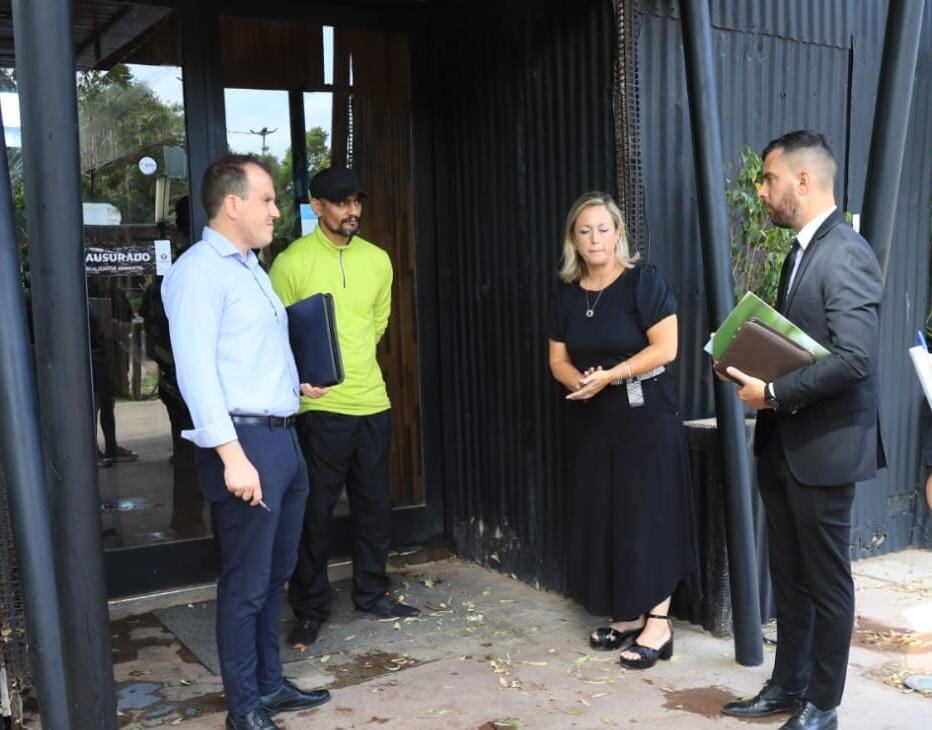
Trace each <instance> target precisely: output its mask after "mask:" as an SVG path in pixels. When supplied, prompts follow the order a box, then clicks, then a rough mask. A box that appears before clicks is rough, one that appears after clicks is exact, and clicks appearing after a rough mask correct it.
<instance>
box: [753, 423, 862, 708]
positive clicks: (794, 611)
mask: <svg viewBox="0 0 932 730" xmlns="http://www.w3.org/2000/svg"><path fill="white" fill-rule="evenodd" d="M757 467H758V485H759V488H760V494H761V498H762V499H763V501H764V508H765V511H766V514H767V536H768V547H769V552H770V577H771V581H772V583H773V592H774V602H775V604H776V609H777V655H776V659H775V661H774V668H773V675H772V677H773V680H774V682H776V683H777V684H778V685H779V686H780V687H782V688H783V689H785V690H787V691H798V690H802V689H804V688H808V689H806V694H805V697H806V699H807V700H809V701H810V702H812V703H813V704H814V705H816V707H818V708H820V709H822V710H828V709H831V708H833V707H837V706H838V705H839V704H840V703H841V696H842V693H843V692H844V687H845V672H846V671H847V667H848V650H849V647H850V644H851V632H852V629H853V626H854V582H853V581H852V578H851V560H850V557H849V555H848V543H849V539H850V534H851V505H852V503H853V501H854V484H850V483H849V484H839V485H836V486H828V487H825V486H811V485H807V484H801V483H800V482H798V481H796V479H794V478H793V475H792V473H791V472H790V469H789V467H788V465H787V463H786V458H785V456H784V453H783V447H782V445H781V443H780V438H779V435H778V434H777V432H774V433H773V435H772V436H771V438H770V440H769V441H768V443H767V445H766V446H765V448H764V451H763V452H762V453H761V455H760V457H759V458H758V462H757Z"/></svg>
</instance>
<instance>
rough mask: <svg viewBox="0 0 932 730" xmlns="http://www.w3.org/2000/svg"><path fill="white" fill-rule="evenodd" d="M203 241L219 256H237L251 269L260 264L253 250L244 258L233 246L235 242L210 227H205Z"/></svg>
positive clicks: (202, 233)
mask: <svg viewBox="0 0 932 730" xmlns="http://www.w3.org/2000/svg"><path fill="white" fill-rule="evenodd" d="M201 239H202V240H203V241H204V242H205V243H206V244H207V245H208V246H210V247H211V248H212V249H213V250H214V251H216V252H217V254H218V255H219V256H223V257H226V256H236V257H237V258H239V260H240V261H241V262H242V263H244V264H246V265H247V266H249V267H252V266H255V265H257V264H258V263H259V259H257V258H256V254H255V253H254V252H253V251H252V250H251V249H250V251H249V252H248V253H247V254H246V255H245V256H244V255H243V254H242V253H240V250H239V249H238V248H237V247H236V246H234V245H233V242H232V241H230V239H229V238H227V237H226V236H224V235H223V234H222V233H218V232H217V231H215V230H214V229H213V228H211V227H210V226H204V230H203V231H202V232H201Z"/></svg>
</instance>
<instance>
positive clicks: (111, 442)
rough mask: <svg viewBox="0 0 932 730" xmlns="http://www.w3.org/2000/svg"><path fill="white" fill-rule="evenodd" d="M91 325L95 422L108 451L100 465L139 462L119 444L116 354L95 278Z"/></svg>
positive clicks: (101, 456)
mask: <svg viewBox="0 0 932 730" xmlns="http://www.w3.org/2000/svg"><path fill="white" fill-rule="evenodd" d="M108 289H109V287H104V288H103V294H104V297H106V298H110V295H109V292H108ZM88 294H89V298H90V301H89V303H88V320H89V322H88V325H89V330H90V338H91V379H92V387H93V389H94V414H95V415H94V422H95V428H96V423H97V422H98V420H99V422H100V430H101V431H102V432H103V436H104V450H103V451H101V450H100V447H98V449H97V464H98V466H105V467H106V466H111V465H112V464H113V463H114V462H127V461H136V459H138V458H139V455H138V454H137V453H136V452H135V451H131V450H130V449H127V448H124V447H123V446H120V445H119V444H118V443H117V435H116V415H115V411H116V402H115V399H114V393H113V380H112V375H111V360H112V357H111V356H112V353H113V338H112V336H110V335H109V333H108V331H107V327H106V324H105V320H106V319H107V317H105V315H104V314H103V313H102V312H101V311H95V306H94V304H95V300H96V301H103V300H104V297H101V296H100V294H101V288H100V287H99V286H98V283H97V282H95V281H94V279H93V278H92V279H89V281H88Z"/></svg>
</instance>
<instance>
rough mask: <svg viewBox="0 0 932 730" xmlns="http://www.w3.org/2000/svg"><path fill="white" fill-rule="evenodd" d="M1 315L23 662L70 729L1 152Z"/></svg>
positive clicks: (44, 703)
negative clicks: (23, 624)
mask: <svg viewBox="0 0 932 730" xmlns="http://www.w3.org/2000/svg"><path fill="white" fill-rule="evenodd" d="M0 129H3V119H2V117H0ZM0 311H2V312H4V321H3V327H0V352H2V353H3V358H2V359H0V461H2V462H3V471H4V473H5V475H6V480H7V483H8V489H7V495H8V499H9V502H10V516H11V518H12V519H11V522H12V524H13V535H14V539H15V541H16V548H17V550H16V557H17V562H18V569H19V576H20V578H21V580H22V584H23V601H24V604H25V606H24V608H25V614H26V627H27V631H28V636H27V638H28V640H29V650H30V651H29V660H30V662H31V664H32V671H33V677H34V680H35V685H36V688H37V689H38V693H39V709H40V711H41V713H42V723H43V725H44V726H45V727H50V728H52V727H53V728H62V730H70V728H71V727H72V725H71V724H70V722H69V720H68V695H67V683H66V681H65V660H64V656H63V654H62V651H63V648H64V644H63V642H62V637H61V626H60V625H59V619H58V614H59V601H58V588H57V587H56V585H55V554H54V548H53V544H52V527H51V525H52V521H51V515H50V513H49V500H48V486H47V485H46V481H45V467H44V461H43V457H42V437H41V434H40V430H39V410H38V404H37V403H36V379H35V375H34V372H33V362H32V349H31V348H30V346H29V327H28V325H27V320H26V307H25V305H24V302H23V290H22V283H21V282H20V277H19V256H18V255H17V251H16V230H15V225H14V222H13V200H12V195H11V190H10V170H9V167H8V165H7V158H6V151H5V150H4V152H3V154H0Z"/></svg>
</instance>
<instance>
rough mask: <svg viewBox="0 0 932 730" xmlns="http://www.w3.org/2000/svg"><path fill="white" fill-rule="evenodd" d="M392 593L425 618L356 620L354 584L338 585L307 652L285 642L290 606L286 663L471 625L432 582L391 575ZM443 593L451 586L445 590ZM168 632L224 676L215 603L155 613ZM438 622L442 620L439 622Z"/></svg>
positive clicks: (284, 612) (283, 626)
mask: <svg viewBox="0 0 932 730" xmlns="http://www.w3.org/2000/svg"><path fill="white" fill-rule="evenodd" d="M391 578H392V587H393V591H392V592H393V594H394V596H395V597H396V598H397V599H403V602H404V603H408V604H410V605H412V606H417V607H418V608H420V609H421V611H422V615H421V618H418V619H400V620H399V619H385V620H381V621H366V620H361V619H357V618H355V616H354V614H353V605H352V600H351V599H350V592H351V590H352V581H351V580H350V579H346V580H342V581H339V582H338V583H335V584H333V585H332V586H331V588H332V590H333V600H332V604H331V606H332V610H331V614H330V619H329V620H328V621H327V623H325V624H324V625H323V626H322V627H321V631H320V635H319V636H318V638H317V641H315V642H314V643H313V644H312V645H311V646H309V647H308V648H307V649H305V650H304V651H298V650H296V649H292V648H291V647H290V646H288V645H287V643H286V642H285V638H286V637H287V635H288V632H289V631H291V630H292V629H293V628H294V627H295V626H297V621H296V619H295V618H294V616H293V615H292V613H291V609H290V608H289V607H288V604H287V601H286V602H285V605H284V607H283V609H282V622H281V625H280V627H279V638H280V646H281V660H282V663H283V664H285V663H289V662H298V661H303V660H306V659H307V658H308V657H323V656H328V655H332V654H339V653H341V652H345V651H349V650H352V649H359V648H371V647H373V646H378V647H379V648H380V649H382V650H383V651H391V648H390V647H392V646H394V647H398V646H400V645H403V644H410V643H411V642H412V640H417V638H418V637H421V636H425V635H427V634H432V633H436V632H437V631H438V630H441V629H442V630H444V631H447V630H450V629H451V628H455V627H456V626H457V624H462V625H469V620H468V619H469V614H468V613H462V614H461V610H460V611H454V610H451V609H450V608H449V607H448V606H447V604H445V603H444V598H443V597H442V596H443V594H440V596H441V597H439V598H438V591H437V590H436V588H435V587H434V586H433V584H432V583H431V581H429V580H428V581H426V582H425V581H418V580H416V579H405V578H401V579H400V578H399V577H398V576H391ZM444 588H445V589H447V588H449V589H450V591H451V595H452V591H453V588H452V587H451V586H448V585H445V586H444ZM154 613H155V616H156V617H157V618H158V619H159V621H161V622H162V624H164V626H165V628H167V629H168V630H169V631H171V632H172V633H173V634H174V635H175V636H176V637H177V638H178V640H179V641H180V642H181V643H182V644H184V645H185V646H186V647H187V648H188V649H190V650H191V652H192V653H194V655H195V656H196V657H197V659H198V660H199V661H200V662H201V663H202V664H203V665H204V666H205V667H207V668H208V669H209V670H210V671H211V672H213V673H214V674H220V662H219V660H218V658H217V641H216V633H215V615H216V602H215V601H207V602H205V603H189V604H187V605H186V606H174V607H172V608H165V609H159V610H157V611H155V612H154ZM438 617H440V618H439V621H438Z"/></svg>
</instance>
